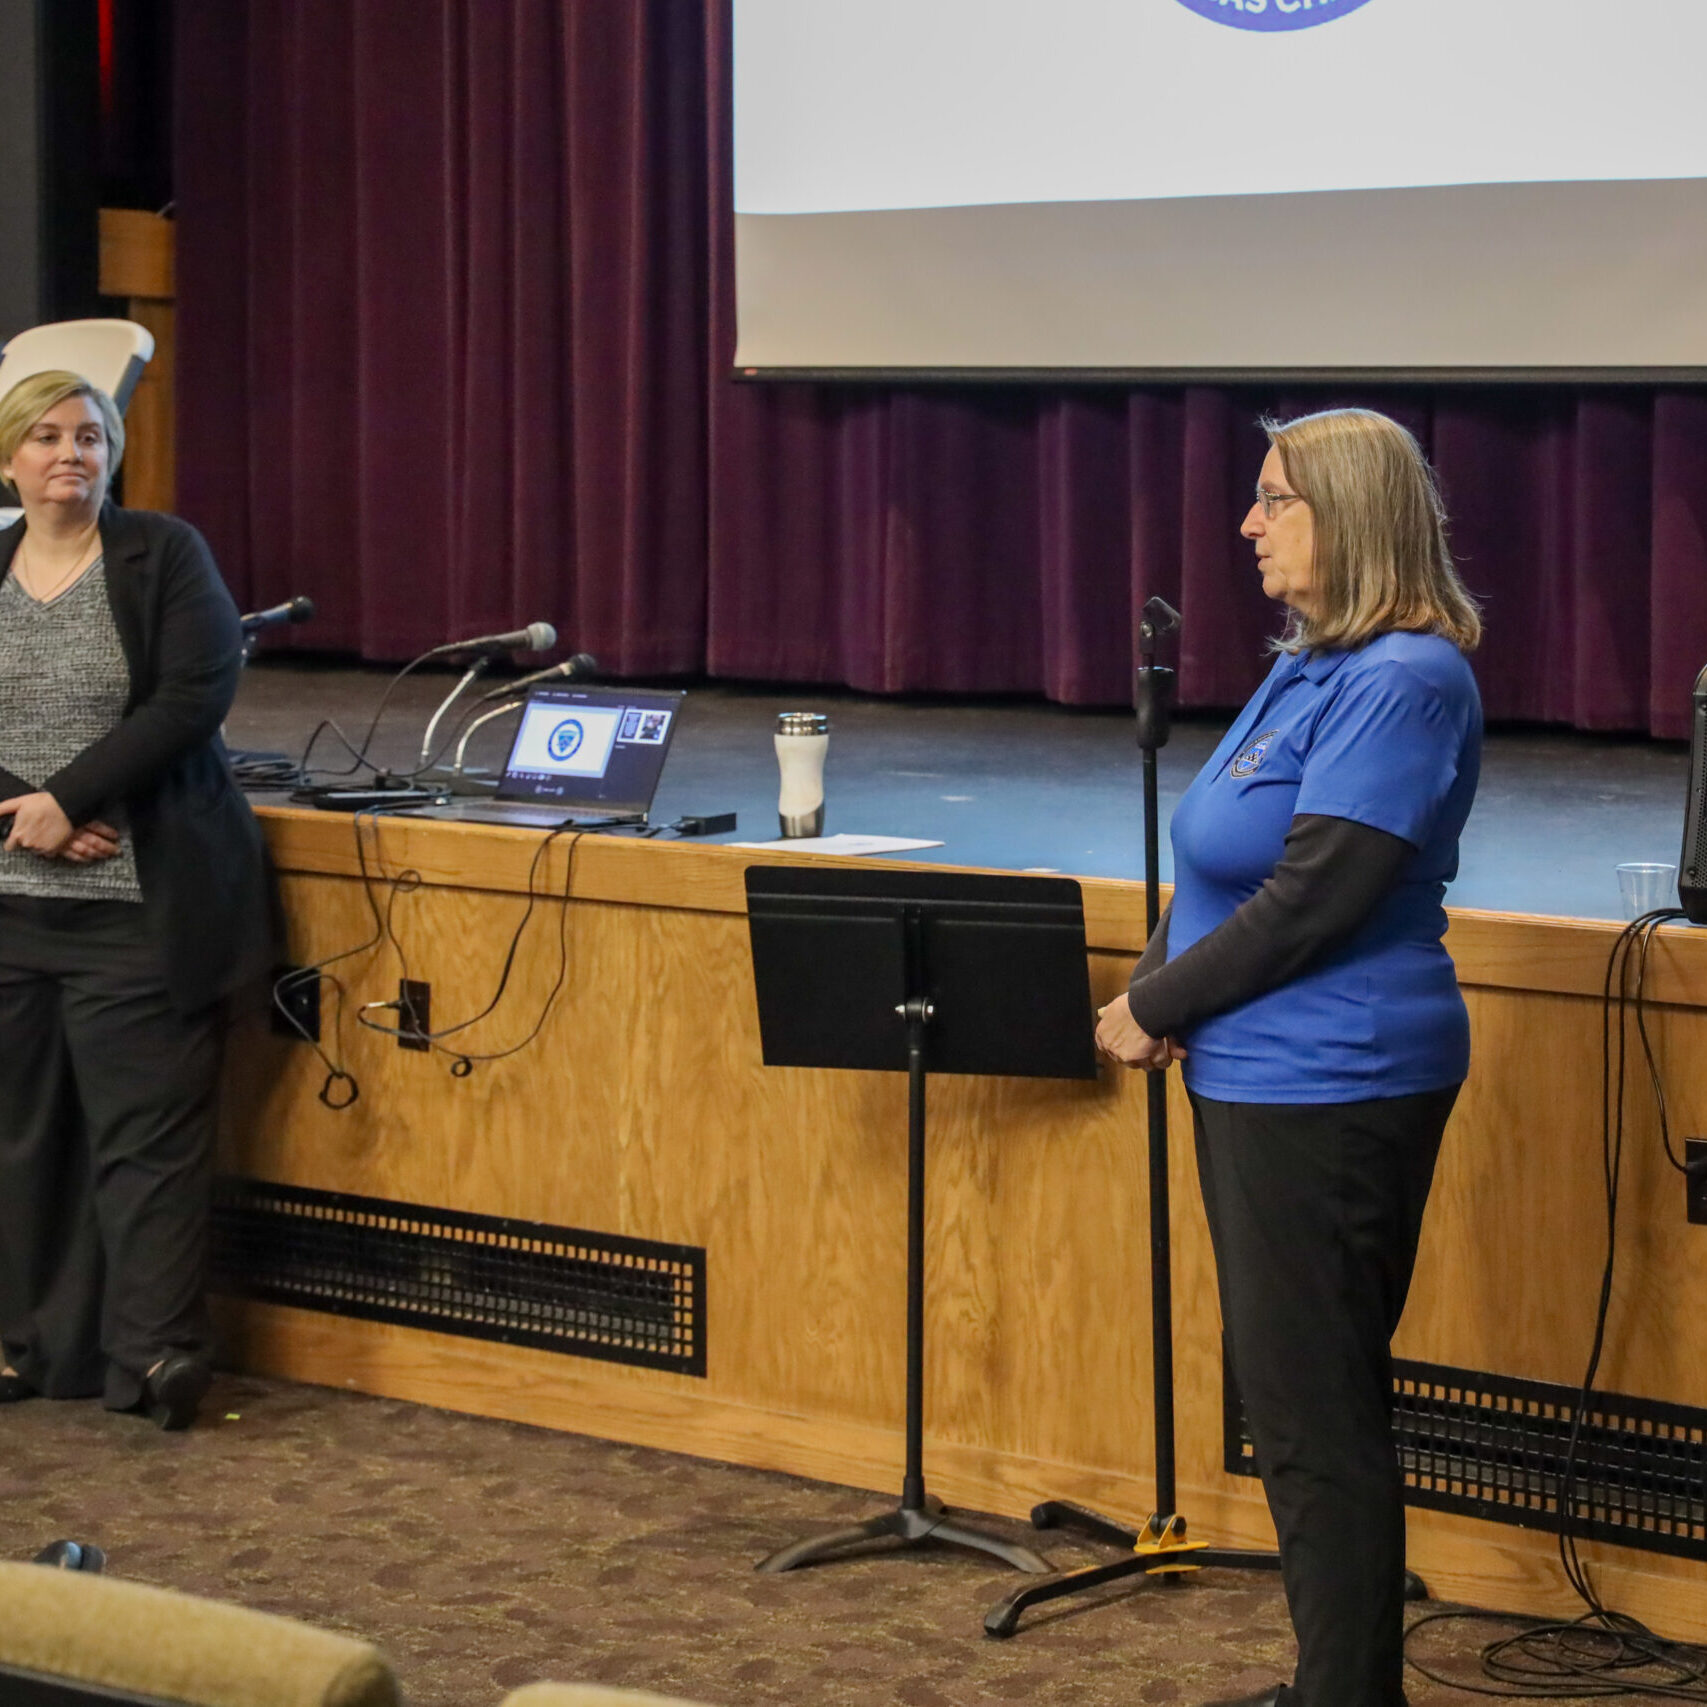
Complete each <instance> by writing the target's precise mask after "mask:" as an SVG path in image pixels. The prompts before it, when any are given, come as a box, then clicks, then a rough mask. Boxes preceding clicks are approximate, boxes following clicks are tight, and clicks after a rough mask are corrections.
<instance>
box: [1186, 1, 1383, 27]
mask: <svg viewBox="0 0 1707 1707" xmlns="http://www.w3.org/2000/svg"><path fill="white" fill-rule="evenodd" d="M1179 3H1180V4H1181V5H1182V6H1183V7H1185V9H1186V10H1187V11H1188V12H1195V13H1196V14H1197V15H1198V17H1200V18H1213V19H1214V21H1215V22H1216V23H1218V24H1227V25H1230V26H1231V27H1232V28H1233V29H1235V30H1308V29H1312V28H1314V26H1315V25H1317V24H1331V23H1332V22H1333V21H1334V19H1335V18H1343V17H1344V16H1345V15H1346V13H1347V12H1355V11H1356V10H1357V9H1358V7H1359V6H1367V5H1368V4H1369V0H1179Z"/></svg>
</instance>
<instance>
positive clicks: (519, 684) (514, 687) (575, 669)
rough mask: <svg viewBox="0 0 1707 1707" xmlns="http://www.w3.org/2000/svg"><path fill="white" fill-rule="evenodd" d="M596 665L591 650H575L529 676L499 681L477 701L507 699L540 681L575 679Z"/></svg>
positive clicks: (569, 680)
mask: <svg viewBox="0 0 1707 1707" xmlns="http://www.w3.org/2000/svg"><path fill="white" fill-rule="evenodd" d="M598 667H599V661H598V659H597V658H595V657H594V656H593V655H592V653H591V652H577V653H576V654H575V656H574V657H573V658H565V659H564V660H563V662H562V663H561V664H553V665H552V666H551V668H550V669H549V670H535V671H534V673H533V674H532V675H531V676H518V677H517V678H516V680H515V681H513V682H501V683H500V684H499V685H498V686H497V687H495V688H489V689H488V690H487V691H486V692H485V693H483V694H482V695H481V696H480V700H479V703H480V704H481V705H484V704H485V703H486V702H487V701H488V700H493V699H509V698H511V697H512V696H513V695H515V694H519V693H526V692H527V690H528V689H529V688H531V687H534V686H535V685H537V684H538V683H540V682H555V681H565V682H572V681H577V680H579V678H580V677H582V676H590V675H592V674H593V673H594V672H595V671H596V670H597V669H598Z"/></svg>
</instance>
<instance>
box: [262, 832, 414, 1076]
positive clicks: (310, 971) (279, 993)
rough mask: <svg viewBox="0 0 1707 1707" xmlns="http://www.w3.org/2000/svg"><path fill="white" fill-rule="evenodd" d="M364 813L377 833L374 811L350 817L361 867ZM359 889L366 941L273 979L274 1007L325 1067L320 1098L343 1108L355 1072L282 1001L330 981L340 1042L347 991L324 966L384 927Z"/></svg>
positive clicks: (367, 946) (366, 947)
mask: <svg viewBox="0 0 1707 1707" xmlns="http://www.w3.org/2000/svg"><path fill="white" fill-rule="evenodd" d="M364 817H372V818H374V820H375V824H374V829H375V833H376V834H377V833H378V817H377V814H374V813H362V812H358V813H356V814H355V815H354V817H353V819H352V823H353V825H354V829H355V837H356V857H357V859H358V860H360V861H361V862H362V866H363V870H364V871H365V869H366V855H365V853H364V851H363V846H362V825H361V821H362V819H363V818H364ZM362 889H363V894H364V895H365V896H366V899H367V904H368V911H369V912H371V913H372V914H373V924H374V933H373V935H372V936H371V937H369V938H368V939H367V941H366V942H363V943H359V944H357V946H356V947H354V948H345V949H340V950H339V951H338V952H337V953H336V954H329V955H327V956H326V957H325V959H323V960H316V961H314V962H312V963H311V964H310V965H307V966H293V967H292V968H291V969H290V970H289V971H288V972H285V973H282V974H280V976H279V977H277V978H275V979H274V980H273V1008H274V1010H275V1011H276V1012H277V1013H279V1014H281V1015H282V1016H283V1017H284V1020H285V1023H286V1024H287V1025H289V1026H290V1027H291V1029H292V1030H293V1031H295V1032H296V1034H297V1036H299V1037H300V1038H301V1039H302V1040H303V1042H304V1043H306V1044H308V1045H309V1046H310V1047H311V1048H312V1049H313V1051H314V1053H315V1054H316V1055H318V1056H319V1057H320V1063H321V1065H322V1066H323V1067H325V1069H326V1078H325V1081H324V1082H323V1083H322V1084H321V1086H320V1100H321V1102H323V1103H324V1104H325V1105H326V1107H328V1108H330V1109H346V1108H350V1107H352V1106H353V1105H354V1104H355V1103H356V1101H357V1100H358V1099H359V1098H360V1096H361V1094H362V1090H361V1086H360V1084H359V1083H358V1082H357V1080H356V1077H355V1075H354V1074H353V1073H352V1072H350V1070H349V1069H348V1068H347V1067H343V1066H340V1065H339V1064H338V1063H337V1062H336V1061H334V1060H333V1059H332V1057H331V1056H330V1055H328V1054H327V1053H326V1050H325V1049H324V1048H323V1047H322V1046H321V1042H320V1039H319V1038H318V1037H316V1036H315V1035H314V1033H313V1032H311V1031H310V1030H309V1029H308V1028H307V1027H306V1026H305V1025H304V1024H303V1023H302V1021H301V1020H300V1019H298V1018H297V1016H296V1015H295V1013H293V1012H292V1011H291V1009H290V1008H289V1006H287V1005H286V997H287V996H288V995H289V994H290V993H291V992H293V991H295V990H298V989H301V988H302V986H303V985H304V984H306V983H310V982H312V983H315V984H317V985H326V984H330V985H331V986H332V989H333V992H334V994H335V997H336V1000H335V1002H334V1004H333V1010H332V1037H333V1041H334V1046H335V1047H336V1046H337V1045H338V1044H339V1043H340V1042H341V1040H342V1034H343V1028H344V1003H345V1000H346V998H347V997H348V995H349V991H348V990H347V989H346V988H345V986H344V981H343V980H342V979H341V978H339V977H338V976H337V975H336V974H335V973H332V972H329V971H328V970H327V968H328V967H331V966H336V965H337V964H338V962H339V961H341V960H349V959H352V958H353V957H354V956H356V955H358V954H367V953H369V952H371V951H372V950H373V949H375V948H377V947H378V946H379V945H380V943H381V942H383V941H384V940H385V935H386V929H387V926H386V921H385V919H384V918H383V917H382V916H381V914H380V911H379V908H378V906H377V905H375V903H374V899H373V893H372V891H371V890H370V889H369V888H368V887H367V885H366V883H365V882H364V883H363V885H362ZM321 1029H322V1030H324V1029H325V1028H324V1027H322V1028H321ZM342 1052H343V1051H342V1049H339V1053H340V1054H342ZM340 1085H341V1086H343V1087H344V1089H345V1091H347V1092H348V1094H347V1095H341V1094H340V1095H335V1094H334V1087H336V1086H340Z"/></svg>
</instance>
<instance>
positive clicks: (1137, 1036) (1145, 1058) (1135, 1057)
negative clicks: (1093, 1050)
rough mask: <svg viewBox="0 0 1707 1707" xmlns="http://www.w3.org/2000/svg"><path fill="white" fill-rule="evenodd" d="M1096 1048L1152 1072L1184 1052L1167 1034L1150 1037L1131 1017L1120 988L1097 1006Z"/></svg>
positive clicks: (1111, 1056) (1177, 1058) (1112, 1059)
mask: <svg viewBox="0 0 1707 1707" xmlns="http://www.w3.org/2000/svg"><path fill="white" fill-rule="evenodd" d="M1097 1048H1098V1049H1099V1050H1101V1051H1102V1053H1103V1054H1104V1055H1106V1056H1107V1057H1108V1058H1109V1060H1111V1061H1118V1062H1120V1063H1121V1065H1122V1066H1126V1067H1142V1068H1144V1069H1145V1070H1146V1071H1147V1072H1152V1073H1158V1072H1164V1071H1166V1070H1167V1068H1169V1067H1170V1066H1172V1065H1173V1063H1174V1062H1175V1061H1183V1060H1184V1059H1185V1056H1186V1051H1185V1050H1184V1049H1183V1048H1181V1047H1180V1045H1179V1044H1177V1043H1175V1042H1174V1040H1173V1039H1172V1038H1171V1037H1152V1036H1151V1035H1150V1034H1149V1032H1147V1031H1146V1030H1145V1029H1144V1028H1143V1026H1141V1025H1140V1024H1139V1023H1138V1022H1137V1020H1135V1019H1134V1018H1133V1017H1132V1009H1131V1007H1130V1005H1129V1004H1128V1002H1127V1000H1126V996H1125V994H1124V992H1123V993H1122V994H1120V995H1118V996H1116V997H1115V998H1114V1000H1113V1001H1112V1002H1110V1003H1109V1004H1108V1006H1107V1007H1104V1008H1098V1009H1097Z"/></svg>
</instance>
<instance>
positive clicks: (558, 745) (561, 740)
mask: <svg viewBox="0 0 1707 1707" xmlns="http://www.w3.org/2000/svg"><path fill="white" fill-rule="evenodd" d="M585 739H586V731H585V730H584V729H583V728H582V727H581V725H580V724H579V723H577V722H576V721H575V719H574V718H573V717H565V718H564V719H563V721H562V722H561V723H559V724H558V725H557V727H556V728H555V729H553V730H552V731H551V733H550V734H549V735H547V736H546V738H545V750H546V751H547V752H548V753H549V754H550V755H551V756H552V757H553V758H554V759H572V758H574V756H575V754H576V752H577V751H578V750H579V748H580V745H581V743H582V741H583V740H585Z"/></svg>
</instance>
